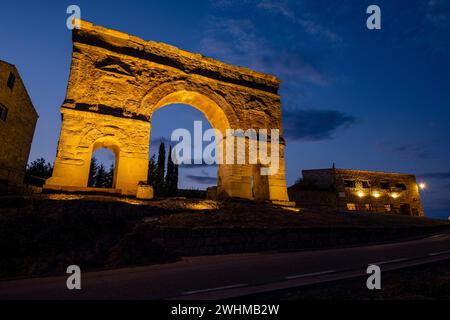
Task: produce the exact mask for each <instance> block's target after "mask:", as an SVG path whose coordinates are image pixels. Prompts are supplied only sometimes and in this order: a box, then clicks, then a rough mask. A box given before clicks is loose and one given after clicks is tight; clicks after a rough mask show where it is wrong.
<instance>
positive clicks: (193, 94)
mask: <svg viewBox="0 0 450 320" xmlns="http://www.w3.org/2000/svg"><path fill="white" fill-rule="evenodd" d="M175 103H180V104H188V105H191V106H193V107H194V108H196V109H198V110H199V111H201V112H202V113H203V114H204V115H205V117H206V118H207V119H208V121H210V123H211V125H212V126H213V127H216V128H217V129H219V130H222V129H227V128H239V127H240V126H239V118H238V117H237V115H236V112H235V111H234V110H233V108H232V107H231V106H230V104H229V103H228V102H227V101H226V100H225V99H224V98H223V97H222V96H220V95H218V94H217V93H215V92H214V91H212V90H210V89H209V88H207V87H206V86H202V87H200V88H198V86H193V85H189V84H188V83H187V82H186V81H174V82H168V83H163V84H161V85H159V86H157V87H156V88H153V89H152V90H150V92H148V93H147V94H146V96H145V97H144V98H143V99H142V102H141V104H140V110H142V111H143V113H144V114H145V115H146V116H147V117H148V118H149V119H151V115H152V113H153V112H155V111H156V110H157V109H159V108H161V107H163V106H165V105H168V104H175ZM217 117H220V118H222V119H226V122H227V123H226V124H224V126H219V125H218V123H216V125H214V123H213V122H214V121H217Z"/></svg>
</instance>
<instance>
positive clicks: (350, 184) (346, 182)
mask: <svg viewBox="0 0 450 320" xmlns="http://www.w3.org/2000/svg"><path fill="white" fill-rule="evenodd" d="M344 187H346V188H354V187H355V181H354V180H347V179H346V180H344Z"/></svg>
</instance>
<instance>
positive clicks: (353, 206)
mask: <svg viewBox="0 0 450 320" xmlns="http://www.w3.org/2000/svg"><path fill="white" fill-rule="evenodd" d="M347 210H348V211H356V204H354V203H347Z"/></svg>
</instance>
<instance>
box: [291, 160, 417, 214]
mask: <svg viewBox="0 0 450 320" xmlns="http://www.w3.org/2000/svg"><path fill="white" fill-rule="evenodd" d="M302 173H303V180H301V181H299V182H298V183H296V184H295V185H293V186H291V187H290V188H289V189H288V192H289V198H290V199H291V201H295V202H296V204H297V205H298V206H300V207H302V208H309V209H314V210H320V211H341V212H356V211H357V212H384V213H395V214H402V215H410V216H423V215H424V212H423V208H422V204H421V201H420V194H419V186H418V185H417V182H416V178H415V176H414V175H411V174H400V173H386V172H374V171H363V170H347V169H335V168H331V169H318V170H303V171H302Z"/></svg>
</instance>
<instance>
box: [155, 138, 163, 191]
mask: <svg viewBox="0 0 450 320" xmlns="http://www.w3.org/2000/svg"><path fill="white" fill-rule="evenodd" d="M165 166H166V147H165V145H164V142H161V144H160V145H159V153H158V162H157V163H156V169H155V182H154V186H153V187H154V191H155V195H156V196H162V195H164V171H165V170H164V169H165Z"/></svg>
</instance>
